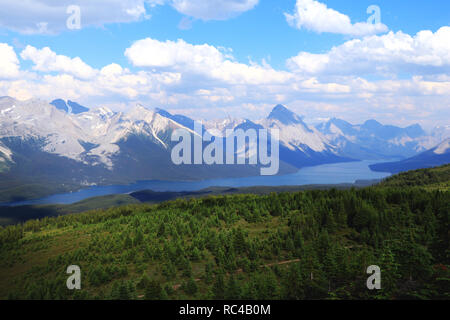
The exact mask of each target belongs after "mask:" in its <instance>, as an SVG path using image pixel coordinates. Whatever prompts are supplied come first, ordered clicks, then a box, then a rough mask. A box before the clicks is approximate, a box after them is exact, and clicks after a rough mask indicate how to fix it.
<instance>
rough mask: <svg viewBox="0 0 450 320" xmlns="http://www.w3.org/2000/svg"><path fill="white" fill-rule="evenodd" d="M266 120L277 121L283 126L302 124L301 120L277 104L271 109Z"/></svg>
mask: <svg viewBox="0 0 450 320" xmlns="http://www.w3.org/2000/svg"><path fill="white" fill-rule="evenodd" d="M268 119H272V120H278V121H280V122H281V123H283V124H286V125H289V124H299V123H301V124H303V121H302V118H301V117H300V116H298V115H297V114H295V113H294V112H292V111H291V110H289V109H288V108H286V107H285V106H283V105H281V104H279V105H277V106H275V108H273V110H272V112H271V113H270V114H269V117H268Z"/></svg>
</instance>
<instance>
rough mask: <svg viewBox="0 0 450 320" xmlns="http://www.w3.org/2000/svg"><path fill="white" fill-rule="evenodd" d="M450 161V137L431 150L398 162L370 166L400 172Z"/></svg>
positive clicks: (385, 170)
mask: <svg viewBox="0 0 450 320" xmlns="http://www.w3.org/2000/svg"><path fill="white" fill-rule="evenodd" d="M447 163H450V139H447V140H445V141H443V142H442V143H440V144H439V145H438V146H436V147H434V148H432V149H431V150H428V151H425V152H423V153H421V154H419V155H417V156H415V157H411V158H409V159H405V160H402V161H398V162H388V163H379V164H375V165H372V166H370V168H371V169H372V170H373V171H379V172H391V173H399V172H403V171H409V170H416V169H422V168H431V167H436V166H441V165H444V164H447Z"/></svg>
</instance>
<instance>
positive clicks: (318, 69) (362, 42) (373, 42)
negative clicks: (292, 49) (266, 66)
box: [287, 27, 450, 76]
mask: <svg viewBox="0 0 450 320" xmlns="http://www.w3.org/2000/svg"><path fill="white" fill-rule="evenodd" d="M287 65H288V67H289V68H290V69H291V70H292V71H294V72H298V73H303V74H314V75H320V74H322V75H324V74H326V75H346V74H353V75H364V74H379V75H393V76H395V75H396V74H398V73H399V72H402V73H409V74H416V75H421V74H423V75H427V74H448V73H449V72H450V27H442V28H440V29H439V30H438V31H436V32H435V33H433V32H432V31H428V30H425V31H420V32H419V33H417V34H416V35H415V36H410V35H408V34H405V33H403V32H401V31H399V32H397V33H394V32H392V31H391V32H389V33H388V34H385V35H381V36H376V35H374V36H368V37H364V38H363V39H354V40H351V41H347V42H345V43H343V44H342V45H339V46H336V47H333V48H332V49H331V50H330V51H329V52H327V53H323V54H312V53H309V52H300V53H299V54H298V55H297V56H295V57H293V58H290V59H289V60H288V61H287Z"/></svg>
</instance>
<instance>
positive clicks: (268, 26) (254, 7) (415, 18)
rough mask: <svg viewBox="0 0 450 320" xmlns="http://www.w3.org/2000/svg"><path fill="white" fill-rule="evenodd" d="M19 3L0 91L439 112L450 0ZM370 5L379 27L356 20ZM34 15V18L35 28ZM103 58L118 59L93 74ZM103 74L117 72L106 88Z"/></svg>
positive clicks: (118, 101)
mask: <svg viewBox="0 0 450 320" xmlns="http://www.w3.org/2000/svg"><path fill="white" fill-rule="evenodd" d="M66 2H67V3H66ZM31 3H34V5H35V6H34V5H28V6H27V7H24V6H23V4H20V3H19V4H17V5H16V4H13V3H11V1H7V0H0V43H3V44H5V46H4V48H3V49H4V50H3V51H4V53H3V54H4V55H5V57H8V58H5V59H3V60H4V61H7V62H4V64H5V66H2V67H4V70H9V68H11V70H12V71H11V72H3V73H4V74H3V75H2V73H1V72H0V94H2V95H13V96H14V95H15V96H16V97H17V98H20V99H26V98H31V97H32V98H42V99H47V100H51V99H52V98H56V96H55V95H59V96H61V97H63V98H67V99H75V100H77V101H80V102H82V103H84V104H87V105H88V106H92V107H97V106H100V105H107V106H109V107H111V108H112V109H117V110H125V109H126V108H128V107H129V106H133V105H134V104H136V103H142V104H144V105H147V106H149V107H164V108H166V109H169V110H172V111H174V112H180V113H184V114H187V115H190V116H194V115H196V116H198V117H204V118H213V117H215V116H217V117H220V116H223V115H225V114H231V115H233V116H236V117H248V118H252V117H253V118H258V117H262V116H264V115H265V114H266V113H267V112H268V111H269V110H270V108H271V107H272V106H273V105H274V104H276V103H283V104H286V105H288V107H290V108H292V109H293V110H294V111H296V112H298V113H301V114H304V115H306V116H307V118H309V119H310V120H311V121H319V120H320V119H322V118H328V117H332V116H336V117H341V118H344V119H348V120H350V121H353V122H358V121H363V120H364V119H367V118H369V117H375V118H377V119H380V120H382V121H384V122H391V123H396V124H403V125H407V124H410V123H415V122H420V123H421V124H423V125H424V126H426V127H432V126H433V125H435V124H439V125H443V124H447V123H448V119H449V108H448V105H449V102H450V98H449V94H448V91H449V90H447V89H448V88H450V84H449V83H450V75H449V66H450V61H449V60H450V58H449V53H448V52H447V53H446V49H447V48H448V44H445V42H450V39H449V38H447V36H448V34H449V32H448V30H447V29H446V27H447V26H449V22H450V21H449V20H450V2H449V1H444V0H430V1H418V0H413V1H406V0H394V1H393V0H390V1H387V0H377V1H373V0H359V1H350V0H320V1H315V0H298V1H296V0H281V1H273V0H259V1H258V0H228V1H224V0H213V1H211V3H213V5H211V6H210V7H208V8H204V7H200V5H199V3H202V1H199V0H147V1H145V0H126V1H115V0H112V1H106V0H99V1H93V0H92V1H87V0H79V1H76V0H73V1H64V0H62V1H61V5H60V7H55V6H52V5H51V1H49V0H35V1H32V2H31ZM87 3H89V5H87ZM203 3H204V1H203ZM70 4H75V5H78V6H79V7H80V9H81V11H80V12H81V16H80V17H81V29H79V30H68V29H67V27H66V20H67V18H68V17H69V16H70V14H67V13H66V12H65V9H66V8H67V6H68V5H70ZM374 4H375V5H377V6H378V7H379V8H380V13H381V21H380V23H379V24H378V25H379V28H372V27H373V26H374V25H370V26H367V25H368V23H366V21H367V19H368V17H369V16H370V14H367V12H366V10H367V8H368V7H369V6H370V5H374ZM298 8H300V9H302V10H303V9H305V10H306V11H304V12H303V13H301V10H300V9H298ZM286 14H290V15H292V16H291V17H292V19H291V20H290V21H289V19H287V17H286ZM315 14H317V17H319V19H316V18H315ZM308 15H309V16H308ZM320 17H322V18H323V17H327V19H325V20H323V21H321V20H320ZM345 17H347V18H345ZM345 19H349V21H351V22H350V23H347V24H346V23H345V22H346V20H345ZM41 22H44V23H45V25H46V27H45V28H41V29H40V30H39V27H37V24H38V23H41ZM357 23H362V24H365V25H364V26H362V25H356V24H357ZM183 26H184V27H183ZM424 30H430V31H431V35H430V34H425V33H424ZM420 32H422V36H417V34H418V33H420ZM390 34H391V35H392V36H389V35H390ZM145 39H147V40H148V41H145ZM179 39H181V40H180V41H182V43H180V42H179ZM150 40H151V41H150ZM355 41H356V42H361V44H355ZM136 44H139V46H137V45H136ZM202 45H206V46H207V48H206V49H205V48H202V47H201V46H202ZM355 45H356V47H355V48H354V49H352V48H353V47H351V48H350V49H348V47H349V46H355ZM45 47H48V50H47V51H45V52H44V51H42V50H43V48H45ZM333 48H337V49H333ZM127 49H128V54H125V52H126V50H127ZM138 49H139V50H138ZM11 50H12V51H14V53H15V55H16V58H17V59H16V60H17V61H15V60H14V57H11V54H12V53H11ZM333 50H334V51H333ZM367 50H369V51H367ZM24 51H26V52H25V53H24ZM156 51H158V52H160V53H161V55H163V56H166V57H167V56H168V57H171V59H169V61H165V60H164V61H163V60H161V59H162V57H159V56H155V52H156ZM180 52H187V53H185V54H184V56H183V57H180ZM0 54H1V51H0ZM77 57H79V60H80V61H81V62H80V61H79V63H74V60H72V59H74V58H77ZM380 57H381V58H380ZM52 59H53V60H52ZM192 59H200V60H201V62H198V64H197V63H190V61H191V60H192ZM166 60H167V59H166ZM155 61H156V62H155ZM6 63H12V65H6ZM14 64H15V65H16V66H15V67H14ZM112 64H114V65H112ZM116 64H117V65H116ZM0 66H1V65H0ZM108 66H115V67H117V66H120V68H122V69H121V70H118V69H117V68H116V69H117V70H116V69H114V67H112V68H106V69H105V70H104V71H105V72H103V73H102V72H101V71H102V68H104V67H108ZM203 67H204V68H203ZM372 67H373V71H371V68H372ZM74 68H79V69H80V70H83V71H82V72H80V71H79V70H74ZM16 69H17V70H16ZM113 69H114V70H115V71H114V72H110V71H111V70H113ZM230 70H231V71H230ZM208 71H211V72H208ZM100 75H102V76H103V77H102V76H100ZM107 76H108V77H113V76H114V77H115V78H116V80H117V79H119V80H117V81H115V82H117V83H114V86H113V87H112V86H111V85H110V84H109V83H106V82H107V80H108V79H109V78H107ZM72 82H73V83H72ZM61 83H63V85H61ZM393 88H395V90H394V89H393ZM443 114H444V115H445V116H444V117H443V116H442V115H443Z"/></svg>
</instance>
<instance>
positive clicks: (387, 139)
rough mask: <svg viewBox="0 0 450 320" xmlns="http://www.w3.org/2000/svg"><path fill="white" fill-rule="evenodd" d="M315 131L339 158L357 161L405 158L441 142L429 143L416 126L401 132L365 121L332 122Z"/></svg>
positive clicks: (321, 125) (397, 129)
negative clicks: (359, 122) (357, 122)
mask: <svg viewBox="0 0 450 320" xmlns="http://www.w3.org/2000/svg"><path fill="white" fill-rule="evenodd" d="M316 128H317V129H318V130H319V131H320V132H321V133H323V134H324V135H325V136H326V137H327V139H328V140H329V141H330V143H331V144H333V145H335V146H336V148H337V150H338V153H339V154H340V155H342V156H347V157H352V158H356V159H382V158H384V159H385V158H407V157H411V156H414V155H417V154H418V153H420V152H423V151H425V150H426V149H428V148H430V147H431V146H432V145H433V144H434V145H435V144H436V143H438V142H440V141H442V140H439V141H436V140H435V139H431V140H430V137H429V136H428V135H427V133H426V132H425V131H424V130H423V129H422V127H421V126H420V125H418V124H416V125H412V126H409V127H406V128H400V127H396V126H391V125H383V124H381V123H379V122H378V121H376V120H368V121H366V122H365V123H364V124H362V125H353V124H351V123H349V122H347V121H344V120H341V119H336V118H334V119H331V120H329V121H327V122H325V123H322V124H319V125H317V126H316Z"/></svg>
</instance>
